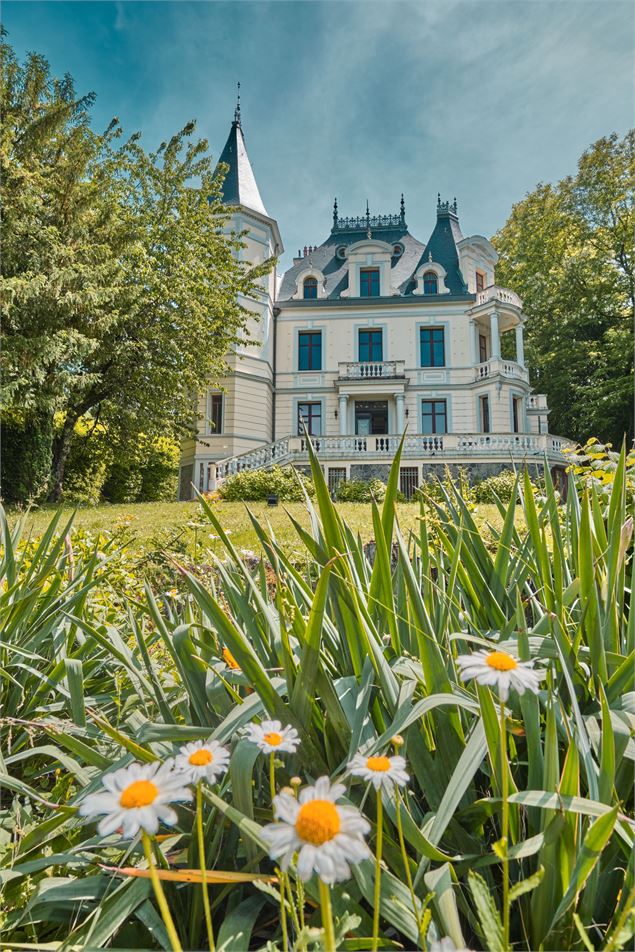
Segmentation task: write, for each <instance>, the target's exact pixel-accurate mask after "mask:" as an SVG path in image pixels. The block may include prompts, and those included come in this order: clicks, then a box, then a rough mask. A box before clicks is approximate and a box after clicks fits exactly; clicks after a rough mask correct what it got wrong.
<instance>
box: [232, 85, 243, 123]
mask: <svg viewBox="0 0 635 952" xmlns="http://www.w3.org/2000/svg"><path fill="white" fill-rule="evenodd" d="M237 86H238V92H237V95H236V108H235V109H234V122H235V123H236V125H237V126H240V128H241V129H242V126H241V125H240V80H239V81H238V83H237Z"/></svg>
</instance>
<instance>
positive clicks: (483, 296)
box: [476, 284, 523, 311]
mask: <svg viewBox="0 0 635 952" xmlns="http://www.w3.org/2000/svg"><path fill="white" fill-rule="evenodd" d="M488 301H500V303H501V304H511V305H512V307H517V308H518V310H519V311H521V310H522V307H523V302H522V300H521V299H520V298H519V297H518V295H517V294H516V292H515V291H510V290H509V288H499V286H498V285H497V284H491V285H490V286H489V288H485V290H484V291H478V292H477V294H476V306H477V307H479V305H481V304H487V303H488Z"/></svg>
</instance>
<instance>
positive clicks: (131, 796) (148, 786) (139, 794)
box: [119, 780, 159, 810]
mask: <svg viewBox="0 0 635 952" xmlns="http://www.w3.org/2000/svg"><path fill="white" fill-rule="evenodd" d="M158 793H159V790H158V788H157V787H156V786H155V785H154V784H153V783H152V781H151V780H135V781H134V782H133V783H131V784H129V785H128V786H127V787H126V789H125V790H122V791H121V794H120V796H119V804H120V806H122V807H123V808H124V810H134V808H135V807H147V806H150V804H151V803H154V801H155V800H156V798H157V795H158Z"/></svg>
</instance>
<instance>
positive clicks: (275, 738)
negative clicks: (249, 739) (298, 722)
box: [263, 731, 282, 747]
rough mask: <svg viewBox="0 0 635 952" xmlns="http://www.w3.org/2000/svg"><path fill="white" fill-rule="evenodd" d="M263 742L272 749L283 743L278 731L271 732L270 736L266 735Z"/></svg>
mask: <svg viewBox="0 0 635 952" xmlns="http://www.w3.org/2000/svg"><path fill="white" fill-rule="evenodd" d="M263 740H264V741H265V743H266V744H269V746H270V747H277V746H278V745H279V744H281V743H282V734H278V733H277V732H276V731H270V732H269V733H268V734H265V736H264V738H263Z"/></svg>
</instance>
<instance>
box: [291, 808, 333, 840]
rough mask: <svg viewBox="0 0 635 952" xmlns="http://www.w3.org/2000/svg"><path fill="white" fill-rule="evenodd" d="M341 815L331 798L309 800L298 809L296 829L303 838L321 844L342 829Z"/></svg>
mask: <svg viewBox="0 0 635 952" xmlns="http://www.w3.org/2000/svg"><path fill="white" fill-rule="evenodd" d="M340 826H341V822H340V815H339V813H338V812H337V807H336V806H335V804H334V803H332V802H331V801H330V800H309V802H308V803H305V804H303V805H302V806H301V807H300V809H299V810H298V815H297V817H296V821H295V831H296V833H297V834H298V836H299V837H300V839H301V840H304V841H305V842H306V843H312V844H313V846H321V845H322V843H327V842H328V841H329V840H332V839H333V837H334V836H336V835H337V834H338V833H339V831H340Z"/></svg>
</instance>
